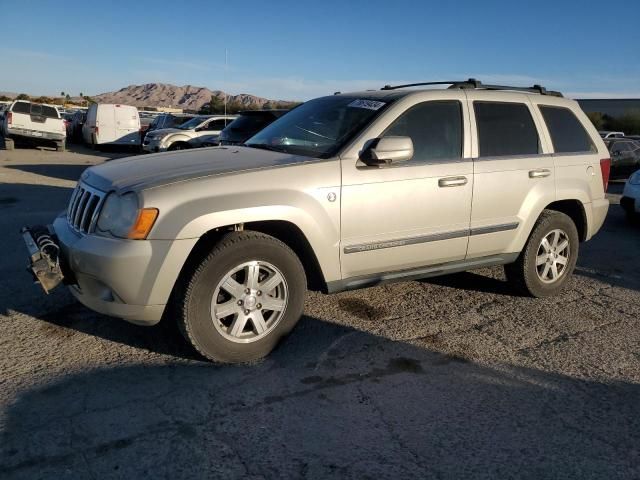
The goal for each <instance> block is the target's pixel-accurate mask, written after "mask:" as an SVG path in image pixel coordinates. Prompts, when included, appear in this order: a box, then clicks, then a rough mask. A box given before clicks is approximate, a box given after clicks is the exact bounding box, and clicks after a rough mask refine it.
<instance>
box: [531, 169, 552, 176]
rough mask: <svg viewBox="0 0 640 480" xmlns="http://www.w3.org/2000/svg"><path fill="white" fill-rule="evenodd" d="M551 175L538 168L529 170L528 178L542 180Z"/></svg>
mask: <svg viewBox="0 0 640 480" xmlns="http://www.w3.org/2000/svg"><path fill="white" fill-rule="evenodd" d="M549 175H551V170H548V169H546V168H539V169H537V170H529V178H543V177H548V176H549Z"/></svg>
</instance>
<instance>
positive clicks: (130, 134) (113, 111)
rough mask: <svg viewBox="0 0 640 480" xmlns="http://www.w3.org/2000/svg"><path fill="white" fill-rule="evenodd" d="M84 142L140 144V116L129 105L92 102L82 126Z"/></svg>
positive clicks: (90, 143)
mask: <svg viewBox="0 0 640 480" xmlns="http://www.w3.org/2000/svg"><path fill="white" fill-rule="evenodd" d="M82 136H83V138H84V141H85V143H87V144H88V145H91V146H93V147H98V146H100V145H129V146H139V145H140V116H139V115H138V109H137V108H136V107H133V106H131V105H114V104H109V103H94V104H92V105H91V106H90V107H89V110H88V111H87V119H86V121H85V123H84V125H83V126H82Z"/></svg>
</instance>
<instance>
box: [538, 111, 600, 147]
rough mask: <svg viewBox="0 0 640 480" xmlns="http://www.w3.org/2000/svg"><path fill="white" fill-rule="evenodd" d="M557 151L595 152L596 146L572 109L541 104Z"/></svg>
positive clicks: (543, 115)
mask: <svg viewBox="0 0 640 480" xmlns="http://www.w3.org/2000/svg"><path fill="white" fill-rule="evenodd" d="M540 112H541V113H542V117H543V118H544V122H545V123H546V124H547V129H548V130H549V135H551V141H552V142H553V150H554V152H556V153H568V152H595V151H596V147H595V145H594V144H593V142H592V141H591V137H589V134H588V133H587V132H586V130H585V129H584V127H583V126H582V124H581V123H580V121H579V120H578V119H577V118H576V116H575V115H574V114H573V112H572V111H571V110H569V109H568V108H563V107H550V106H542V105H540Z"/></svg>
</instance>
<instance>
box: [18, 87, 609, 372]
mask: <svg viewBox="0 0 640 480" xmlns="http://www.w3.org/2000/svg"><path fill="white" fill-rule="evenodd" d="M449 83H450V87H449V88H445V89H433V88H432V87H430V88H427V89H416V88H415V85H410V86H401V87H390V86H387V87H385V88H383V89H382V90H380V91H367V92H358V93H347V94H336V95H333V96H328V97H322V98H318V99H315V100H311V101H308V102H306V103H304V104H303V105H301V106H299V107H298V108H296V109H294V110H292V111H291V112H289V113H287V114H286V115H284V116H283V117H281V118H280V119H278V120H276V121H275V122H274V123H272V124H271V125H269V126H268V127H267V128H265V129H264V130H262V131H261V132H259V133H258V134H256V135H255V136H254V137H252V138H251V139H249V140H248V141H247V142H246V144H245V145H244V146H227V147H215V148H211V149H206V150H201V149H199V150H188V151H183V152H175V153H163V154H157V155H147V156H143V157H134V158H127V159H122V160H116V161H112V162H108V163H104V164H102V165H99V166H95V167H92V168H89V169H88V170H86V171H85V173H84V174H83V175H82V178H81V179H80V182H79V184H78V186H77V188H76V190H75V191H74V193H73V195H72V198H71V200H70V202H69V207H68V209H67V211H66V212H64V213H62V214H61V215H60V216H59V217H58V218H57V219H56V220H55V221H54V223H53V226H52V227H51V228H49V229H48V230H47V229H45V228H35V229H25V230H24V236H25V240H26V242H27V245H28V246H29V249H30V253H31V256H32V264H33V270H34V273H35V274H36V277H37V278H38V279H39V280H40V281H41V283H42V284H43V285H44V286H45V288H46V289H50V288H53V287H54V286H55V285H56V284H57V283H59V282H60V280H61V279H64V281H65V282H66V283H67V284H68V285H69V287H70V289H71V292H72V293H73V295H75V297H76V298H77V299H78V300H80V301H81V302H82V303H84V304H85V305H86V306H88V307H89V308H91V309H93V310H96V311H98V312H101V313H104V314H107V315H112V316H115V317H121V318H124V319H126V320H128V321H130V322H133V323H138V324H143V325H152V324H155V323H156V322H158V321H159V320H160V319H161V317H163V316H166V317H168V318H167V319H168V320H171V321H177V322H178V324H179V325H180V328H181V330H182V331H183V333H184V335H185V337H186V338H187V339H188V340H189V342H191V344H192V345H193V346H194V347H195V348H196V349H197V350H198V351H199V352H200V353H201V354H202V355H204V356H205V357H207V358H209V359H212V360H216V361H222V362H241V361H249V360H253V359H256V358H260V357H262V356H264V355H266V354H268V353H269V352H270V351H271V350H272V349H273V348H274V347H275V345H276V344H277V342H278V341H279V340H280V338H282V337H283V336H285V335H286V334H287V333H289V332H290V331H291V329H292V328H293V327H294V325H295V324H296V322H297V321H298V319H299V318H300V316H301V314H302V311H303V304H304V298H305V292H306V289H307V287H310V288H313V289H319V290H322V291H324V292H327V293H332V292H339V291H343V290H348V289H355V288H362V287H367V286H372V285H377V284H379V283H381V282H385V281H396V280H404V279H415V278H424V277H430V276H435V275H443V274H447V273H451V272H459V271H462V270H468V269H473V268H478V267H485V266H489V265H504V266H505V267H504V268H505V270H506V275H507V278H508V280H509V282H511V283H512V284H513V286H514V287H515V288H516V289H517V290H518V291H520V292H522V293H524V294H528V295H532V296H534V297H546V296H549V295H554V294H557V293H558V292H559V291H560V290H561V289H562V288H563V287H564V286H565V285H566V284H567V282H568V281H569V277H570V275H571V273H572V271H573V269H574V266H575V264H576V259H577V257H578V249H579V246H580V242H583V241H586V240H589V239H590V238H591V237H592V236H593V235H594V234H595V233H596V232H597V231H598V230H599V229H600V227H601V226H602V224H603V222H604V219H605V216H606V214H607V209H608V206H609V202H608V201H607V199H606V198H605V190H606V187H607V181H608V173H609V166H610V160H609V158H608V156H609V153H608V151H607V149H606V147H605V145H604V143H603V141H602V139H601V138H600V136H599V135H598V132H597V131H596V130H595V128H594V127H593V126H592V125H591V123H590V122H589V120H588V118H587V117H586V115H585V114H584V113H583V112H582V110H581V109H580V107H579V106H578V104H577V103H576V102H574V101H571V100H568V99H565V98H562V96H561V95H560V94H558V93H555V92H548V91H546V90H545V89H544V88H542V87H539V86H535V87H532V88H526V89H523V88H516V87H502V86H496V85H485V84H482V83H480V82H478V81H476V80H473V79H471V80H468V81H461V82H449ZM403 87H406V88H403ZM411 87H413V88H411ZM58 249H59V252H58ZM57 265H60V269H59V268H58V267H57Z"/></svg>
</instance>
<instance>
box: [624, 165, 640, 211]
mask: <svg viewBox="0 0 640 480" xmlns="http://www.w3.org/2000/svg"><path fill="white" fill-rule="evenodd" d="M620 206H621V207H622V208H623V209H624V211H625V213H626V214H627V218H628V219H629V220H631V221H634V222H635V221H637V220H638V219H640V170H637V171H636V172H634V173H633V174H632V175H631V176H630V177H629V179H628V180H627V183H626V184H625V185H624V190H623V192H622V198H621V199H620Z"/></svg>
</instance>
